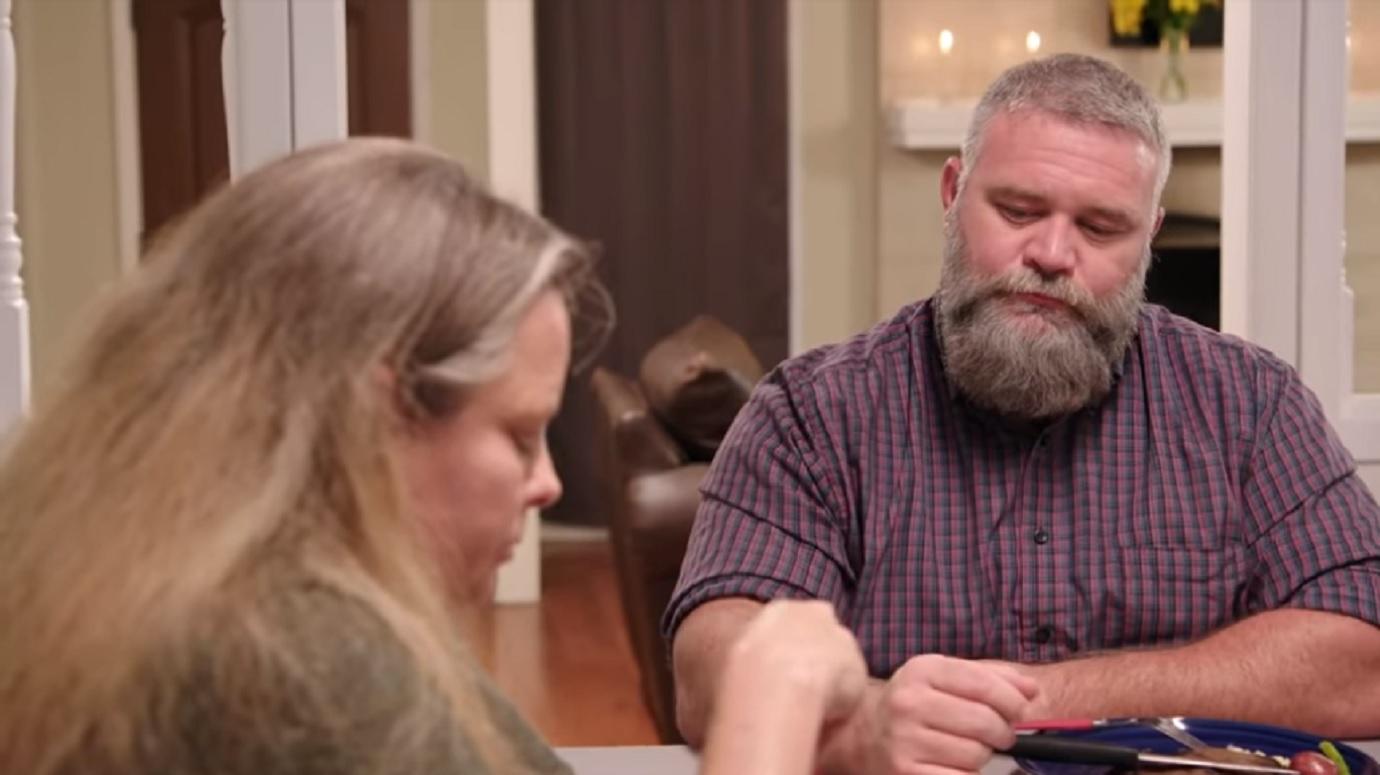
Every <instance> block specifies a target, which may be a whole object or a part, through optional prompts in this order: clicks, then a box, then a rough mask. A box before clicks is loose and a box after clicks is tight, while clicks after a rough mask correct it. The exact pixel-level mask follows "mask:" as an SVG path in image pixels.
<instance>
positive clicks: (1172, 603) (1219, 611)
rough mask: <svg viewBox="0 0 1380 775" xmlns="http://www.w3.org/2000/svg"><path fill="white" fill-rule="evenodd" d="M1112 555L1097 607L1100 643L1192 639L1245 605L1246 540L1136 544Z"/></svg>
mask: <svg viewBox="0 0 1380 775" xmlns="http://www.w3.org/2000/svg"><path fill="white" fill-rule="evenodd" d="M1110 559H1111V560H1112V561H1113V562H1114V563H1116V567H1113V568H1108V569H1107V575H1106V578H1107V579H1108V580H1109V581H1110V582H1111V583H1109V584H1108V586H1107V588H1106V592H1105V595H1104V597H1103V599H1102V600H1101V605H1099V606H1098V610H1097V612H1096V613H1095V617H1096V618H1100V619H1101V621H1100V622H1098V624H1100V625H1101V627H1100V629H1101V630H1102V638H1101V640H1102V643H1101V644H1098V647H1100V648H1127V647H1135V646H1154V645H1165V644H1170V643H1179V642H1183V641H1188V640H1193V639H1195V638H1200V637H1202V636H1204V635H1207V634H1208V633H1210V632H1212V631H1214V630H1217V629H1219V628H1220V627H1222V626H1224V625H1227V624H1230V623H1231V622H1233V621H1235V620H1236V619H1237V618H1239V617H1240V615H1241V613H1242V612H1243V610H1244V602H1245V600H1246V596H1247V585H1248V581H1249V576H1250V573H1249V570H1250V567H1249V566H1250V553H1249V551H1248V550H1247V548H1246V547H1245V546H1244V545H1242V544H1239V543H1231V544H1225V545H1223V546H1221V547H1216V548H1213V547H1200V546H1173V547H1167V546H1141V547H1132V548H1124V549H1121V550H1119V551H1117V552H1113V553H1111V555H1110ZM1097 614H1100V616H1097Z"/></svg>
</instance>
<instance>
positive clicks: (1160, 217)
mask: <svg viewBox="0 0 1380 775" xmlns="http://www.w3.org/2000/svg"><path fill="white" fill-rule="evenodd" d="M1163 225H1164V208H1163V207H1161V208H1159V209H1158V211H1157V212H1156V213H1155V226H1154V228H1152V229H1150V241H1151V242H1153V241H1154V240H1155V237H1157V236H1159V233H1160V227H1161V226H1163Z"/></svg>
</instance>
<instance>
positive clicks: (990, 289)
mask: <svg viewBox="0 0 1380 775" xmlns="http://www.w3.org/2000/svg"><path fill="white" fill-rule="evenodd" d="M1021 293H1035V294H1039V295H1041V296H1046V297H1048V298H1051V299H1054V300H1055V301H1058V302H1060V303H1062V304H1064V305H1065V306H1066V307H1068V309H1069V311H1070V312H1072V313H1073V314H1074V315H1075V316H1076V317H1078V318H1079V319H1081V320H1082V321H1084V322H1089V321H1091V320H1094V319H1096V301H1095V300H1094V299H1093V297H1092V294H1090V293H1088V292H1087V291H1086V290H1084V289H1083V288H1080V287H1079V286H1078V285H1076V284H1074V283H1073V282H1072V281H1071V280H1068V279H1066V278H1055V279H1046V278H1043V277H1040V276H1039V275H1038V274H1036V273H1035V272H1032V271H1015V272H1007V273H1006V274H1003V275H1000V276H997V277H994V278H990V279H987V280H983V281H981V282H980V284H979V285H978V286H977V287H976V288H974V289H973V293H972V295H971V296H970V297H969V298H967V299H962V300H960V302H959V305H958V309H956V310H955V312H956V313H957V315H958V317H960V318H967V317H970V316H971V315H973V314H976V312H977V309H978V307H979V306H981V305H982V304H983V303H984V302H987V301H991V300H993V299H997V298H1000V297H1003V296H1014V295H1016V294H1021Z"/></svg>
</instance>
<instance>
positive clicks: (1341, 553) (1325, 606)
mask: <svg viewBox="0 0 1380 775" xmlns="http://www.w3.org/2000/svg"><path fill="white" fill-rule="evenodd" d="M1271 376H1273V377H1277V378H1280V379H1281V381H1282V383H1283V384H1282V385H1281V386H1280V387H1279V388H1278V390H1277V392H1278V395H1279V399H1278V401H1277V402H1276V404H1275V407H1274V410H1273V412H1271V413H1270V414H1269V416H1268V417H1266V418H1262V419H1263V420H1264V422H1265V424H1264V426H1263V430H1262V432H1261V435H1260V437H1259V438H1258V440H1257V442H1256V445H1255V449H1254V454H1253V455H1252V457H1251V460H1250V465H1249V469H1248V471H1247V475H1246V479H1245V481H1244V483H1243V484H1244V487H1243V489H1244V492H1243V496H1244V497H1243V502H1244V504H1245V507H1246V512H1247V514H1248V518H1249V519H1251V520H1253V521H1254V522H1255V526H1256V528H1257V530H1258V531H1259V532H1258V535H1259V538H1258V539H1257V541H1256V544H1255V547H1254V549H1255V552H1254V554H1255V559H1256V569H1255V571H1256V572H1255V574H1254V577H1253V579H1252V585H1251V594H1250V600H1249V608H1250V609H1251V612H1252V613H1255V612H1259V611H1265V610H1269V609H1273V608H1302V609H1309V610H1317V611H1325V612H1329V613H1337V614H1344V615H1347V616H1352V617H1356V618H1358V619H1361V620H1364V621H1366V622H1369V623H1371V624H1374V625H1377V626H1380V507H1377V505H1376V501H1375V498H1374V496H1373V495H1372V494H1371V493H1370V492H1369V491H1368V490H1367V489H1366V486H1365V484H1364V483H1363V482H1362V481H1361V480H1360V477H1359V476H1357V474H1356V463H1355V461H1354V460H1353V459H1352V457H1351V455H1350V453H1348V452H1347V450H1346V448H1345V447H1344V446H1343V445H1342V443H1341V440H1340V439H1339V438H1338V437H1337V435H1336V434H1335V432H1334V431H1333V430H1332V427H1331V426H1330V425H1329V424H1328V422H1327V418H1326V417H1325V416H1324V414H1323V411H1322V407H1321V405H1320V404H1319V403H1318V399H1317V398H1316V397H1315V396H1314V395H1313V394H1312V392H1311V391H1309V390H1308V388H1307V387H1305V386H1304V385H1303V384H1302V382H1301V381H1300V380H1299V379H1298V377H1297V375H1296V374H1294V373H1293V372H1292V370H1290V371H1284V372H1275V373H1274V374H1272V375H1271Z"/></svg>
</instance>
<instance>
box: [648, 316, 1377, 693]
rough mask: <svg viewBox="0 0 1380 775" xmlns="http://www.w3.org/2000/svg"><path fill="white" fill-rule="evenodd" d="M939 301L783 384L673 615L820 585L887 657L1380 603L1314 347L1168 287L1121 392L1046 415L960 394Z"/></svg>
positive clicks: (706, 519) (1150, 638)
mask: <svg viewBox="0 0 1380 775" xmlns="http://www.w3.org/2000/svg"><path fill="white" fill-rule="evenodd" d="M932 319H933V313H932V310H931V305H930V303H928V302H924V303H919V304H915V305H912V306H910V307H908V308H906V309H904V310H902V311H901V313H900V314H898V315H897V316H896V317H895V318H894V319H892V320H891V321H888V322H886V323H883V324H881V325H879V326H877V327H876V328H874V329H873V330H872V331H870V332H867V333H865V334H862V335H859V336H858V337H855V338H854V339H852V340H851V341H848V342H846V343H844V344H841V345H836V346H831V347H824V348H821V349H818V350H815V351H812V352H810V353H806V354H805V355H802V356H801V357H798V358H795V359H793V360H790V361H787V362H786V363H784V364H782V365H781V367H780V368H778V369H776V370H775V371H774V372H772V374H771V375H769V376H768V377H767V378H766V379H765V380H764V381H763V383H762V384H761V385H760V386H759V387H758V389H757V391H756V392H755V393H754V394H753V397H752V399H751V401H749V402H748V404H747V406H746V407H745V408H744V409H743V411H742V413H741V414H740V415H739V416H738V419H737V421H736V422H735V424H734V426H733V428H732V430H731V431H730V432H729V434H728V437H727V438H726V439H725V441H724V444H723V446H722V448H721V449H720V450H719V452H718V455H717V456H716V457H715V460H714V464H713V467H712V469H711V471H710V473H709V475H708V477H707V478H706V480H705V482H704V484H703V487H702V492H703V496H704V498H703V501H702V504H701V506H700V510H699V513H698V515H697V517H696V520H695V526H694V531H693V533H692V536H691V539H690V546H689V549H688V551H687V554H686V557H685V563H684V565H683V567H682V569H681V576H680V583H679V585H678V586H677V589H676V592H675V594H674V595H673V597H672V599H671V604H670V607H669V609H668V610H667V612H666V617H665V619H664V621H663V627H664V630H665V632H666V634H667V636H668V637H670V636H671V635H673V634H674V632H675V630H676V627H677V626H678V625H679V624H680V622H681V621H682V620H683V619H684V617H685V616H686V615H687V614H688V613H689V612H690V611H691V610H692V609H694V608H695V607H696V606H697V605H699V604H701V603H703V602H705V601H708V600H712V599H714V598H720V597H726V596H742V597H750V598H757V599H762V600H766V599H770V598H775V597H811V598H821V599H824V600H829V601H832V602H833V604H834V605H835V607H836V608H837V610H838V611H839V615H840V617H841V618H842V620H843V621H844V622H845V623H847V624H848V625H849V627H850V629H852V631H853V632H854V633H855V634H856V635H857V637H858V639H859V641H860V642H861V644H862V648H863V653H864V654H865V655H866V656H867V660H868V665H869V667H870V669H871V671H872V673H873V674H874V675H878V676H888V675H890V674H891V673H892V672H893V671H895V670H896V668H898V667H900V665H901V664H902V663H904V662H905V661H906V660H907V659H908V658H909V657H911V656H913V655H915V654H920V653H925V652H938V653H943V654H949V655H952V656H959V657H968V658H998V659H1007V660H1015V661H1020V662H1043V661H1051V660H1059V659H1064V658H1067V657H1069V656H1071V655H1073V654H1076V653H1078V652H1088V651H1098V650H1107V649H1119V648H1126V647H1131V646H1150V645H1156V644H1169V643H1174V642H1178V641H1184V640H1188V639H1192V638H1195V637H1198V636H1202V635H1204V634H1205V633H1208V632H1211V631H1212V630H1214V629H1217V628H1219V627H1222V626H1223V625H1226V624H1228V623H1230V622H1233V621H1236V620H1238V619H1241V618H1242V617H1245V616H1248V615H1250V614H1252V613H1255V612H1259V611H1265V610H1268V609H1272V608H1279V607H1296V608H1307V609H1315V610H1321V611H1332V612H1337V613H1342V614H1347V615H1350V616H1354V617H1358V618H1360V619H1363V620H1365V621H1368V622H1371V623H1373V624H1380V508H1378V507H1377V506H1376V502H1375V499H1374V498H1373V497H1372V496H1371V494H1370V493H1369V492H1368V491H1367V490H1366V487H1365V485H1364V484H1362V483H1361V481H1360V480H1359V479H1358V477H1357V476H1356V473H1355V463H1354V461H1353V460H1352V458H1351V456H1350V454H1349V453H1348V452H1347V451H1346V449H1345V448H1344V447H1343V446H1342V444H1341V442H1340V441H1339V440H1338V439H1337V437H1336V435H1335V434H1334V433H1333V431H1332V430H1331V428H1330V426H1329V425H1328V423H1327V421H1326V419H1325V418H1324V416H1323V413H1322V410H1321V408H1320V406H1319V404H1318V402H1317V399H1316V398H1315V397H1314V396H1313V394H1312V393H1310V392H1309V391H1308V390H1307V389H1306V388H1305V387H1304V386H1303V385H1302V383H1301V382H1300V381H1299V378H1298V376H1297V374H1296V373H1295V372H1294V371H1293V370H1292V369H1291V368H1290V367H1289V366H1287V365H1286V364H1284V363H1283V362H1281V361H1280V360H1278V359H1277V358H1275V357H1274V356H1272V355H1270V354H1269V353H1268V352H1266V351H1264V350H1262V349H1261V348H1259V347H1256V346H1253V345H1250V344H1248V343H1246V342H1243V341H1241V340H1239V339H1235V338H1232V337H1228V336H1224V335H1221V334H1218V333H1216V332H1213V331H1210V330H1207V329H1204V328H1201V327H1199V326H1197V325H1195V324H1193V323H1190V322H1188V321H1186V320H1184V319H1182V318H1178V317H1175V316H1173V315H1171V314H1170V313H1168V312H1167V311H1165V310H1163V309H1161V308H1158V307H1153V306H1147V307H1146V308H1145V311H1144V312H1142V314H1141V319H1140V327H1139V333H1138V335H1137V337H1136V339H1135V340H1134V342H1133V343H1132V345H1131V347H1130V350H1129V352H1128V354H1127V358H1126V361H1125V362H1124V364H1123V367H1122V369H1121V374H1120V375H1119V378H1118V380H1117V383H1116V385H1115V387H1114V388H1113V391H1112V393H1111V394H1110V395H1109V396H1108V397H1107V399H1106V400H1105V401H1103V402H1102V403H1101V404H1100V405H1098V406H1095V407H1092V408H1089V409H1085V410H1083V411H1081V412H1079V413H1077V414H1075V415H1073V416H1071V417H1068V418H1066V419H1064V420H1062V421H1060V422H1058V423H1056V424H1054V425H1053V426H1051V427H1048V428H1045V429H1044V430H1043V431H1038V432H1037V431H1034V430H1025V431H1022V430H1019V429H1016V428H1012V427H1010V426H1008V425H1004V424H1003V423H1002V422H1000V421H999V420H997V419H996V418H994V417H992V416H990V415H985V414H983V413H981V412H979V411H978V410H976V409H974V408H973V407H972V406H971V405H969V404H967V403H966V402H964V401H963V400H962V399H961V398H959V397H958V396H957V395H956V394H955V393H953V392H952V390H951V388H950V387H949V383H948V382H947V380H946V379H945V376H944V371H943V364H942V363H941V361H940V357H939V352H938V347H937V345H936V339H935V334H934V326H933V320H932Z"/></svg>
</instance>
